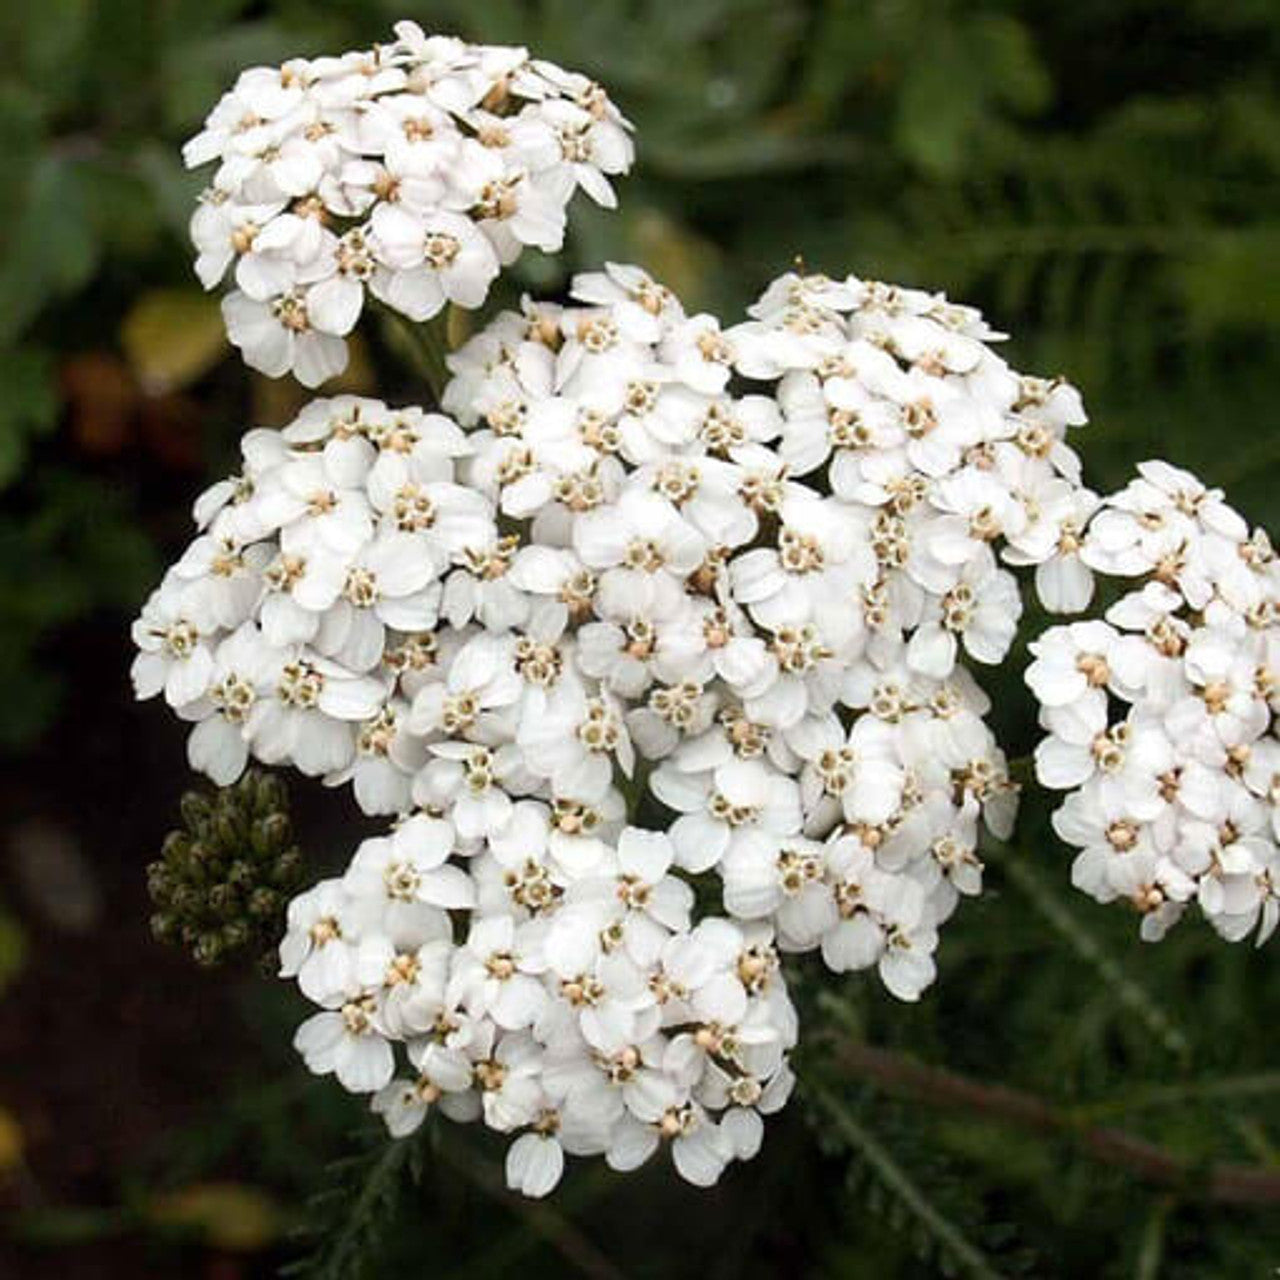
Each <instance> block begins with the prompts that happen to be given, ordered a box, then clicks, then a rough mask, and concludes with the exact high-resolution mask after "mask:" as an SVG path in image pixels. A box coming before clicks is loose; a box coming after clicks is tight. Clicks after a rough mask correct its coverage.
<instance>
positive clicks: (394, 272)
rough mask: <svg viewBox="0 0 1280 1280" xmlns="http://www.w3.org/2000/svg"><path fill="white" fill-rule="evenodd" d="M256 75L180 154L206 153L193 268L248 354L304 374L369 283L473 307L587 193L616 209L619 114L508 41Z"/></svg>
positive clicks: (409, 47)
mask: <svg viewBox="0 0 1280 1280" xmlns="http://www.w3.org/2000/svg"><path fill="white" fill-rule="evenodd" d="M395 34H396V39H395V40H394V41H393V42H391V43H390V44H386V45H378V46H376V47H375V48H374V49H372V50H369V51H366V52H353V53H348V54H344V55H342V56H341V57H322V58H313V59H306V58H295V59H292V60H290V61H289V62H286V63H285V64H284V65H283V66H281V67H254V68H251V69H249V70H247V71H245V72H243V73H242V74H241V75H240V77H239V79H238V80H237V82H236V84H235V87H234V88H233V89H231V90H230V91H229V92H228V93H227V94H225V95H224V96H223V98H222V100H221V101H220V102H219V103H218V105H217V106H216V107H215V108H214V110H213V111H212V113H211V114H210V115H209V118H208V119H207V120H206V122H205V126H204V128H203V129H202V130H201V132H200V133H199V134H197V135H196V136H195V137H194V138H192V139H191V141H190V142H188V143H187V145H186V147H185V149H184V152H183V155H184V158H185V160H186V162H187V164H188V165H189V166H193V167H194V166H197V165H204V164H208V163H210V162H213V161H216V162H217V166H218V167H217V169H216V171H215V172H214V175H213V179H212V182H211V185H210V186H209V188H208V189H207V190H206V192H205V193H204V196H203V198H202V200H201V203H200V206H199V208H198V209H197V211H196V213H195V215H194V216H193V218H192V221H191V237H192V240H193V242H194V244H195V247H196V249H197V251H198V257H197V260H196V273H197V275H198V276H199V277H200V280H201V282H202V283H203V284H204V286H205V287H206V288H208V289H213V288H215V287H217V286H218V284H219V283H221V282H222V281H223V280H224V279H226V278H228V277H230V278H231V279H232V280H233V282H234V286H235V287H234V289H233V290H232V292H230V293H229V294H228V295H227V297H226V298H225V299H224V302H223V313H224V316H225V319H226V323H227V331H228V334H229V336H230V338H231V341H232V342H233V343H234V344H235V345H236V346H237V347H239V348H240V349H241V352H242V354H243V356H244V359H245V361H246V363H248V364H249V365H250V366H252V367H253V368H255V369H258V370H260V371H261V372H263V373H266V374H269V375H271V376H273V377H278V376H280V375H281V374H284V373H290V372H291V373H293V374H294V376H295V377H296V378H297V379H298V381H299V382H301V383H303V384H304V385H305V386H309V387H314V386H318V385H319V384H320V383H321V382H323V381H325V380H326V379H327V378H330V377H333V376H335V375H336V374H338V373H340V372H341V371H342V370H343V368H344V367H345V365H346V361H347V344H346V341H345V338H346V335H347V334H349V333H350V332H351V330H352V329H353V328H354V327H355V325H356V323H357V321H358V320H359V317H360V314H361V311H362V309H363V306H364V303H365V299H366V295H367V294H371V295H372V296H373V297H374V298H376V299H377V300H378V301H380V302H381V303H383V304H385V305H386V306H388V307H390V308H391V309H392V310H394V311H397V312H399V313H400V314H402V315H404V316H406V317H408V318H409V319H410V320H414V321H423V320H427V319H429V318H431V317H432V316H434V315H436V314H437V313H438V312H440V311H441V310H442V309H443V308H444V307H445V306H447V305H448V304H450V303H453V304H456V305H457V306H460V307H464V308H468V309H472V308H476V307H479V306H480V305H481V304H482V303H483V302H484V300H485V298H486V296H487V295H488V292H489V287H490V285H491V284H492V282H493V280H494V279H495V277H496V276H497V275H498V273H499V271H500V269H501V268H502V267H504V266H507V265H509V264H511V263H512V262H514V261H515V260H516V259H517V258H518V257H519V256H520V254H521V253H522V252H523V250H524V249H525V247H526V246H534V247H536V248H538V249H541V250H544V251H546V252H549V253H554V252H556V251H557V250H559V249H560V247H561V246H562V244H563V242H564V236H565V226H566V209H567V206H568V204H569V201H570V200H571V199H572V197H573V195H574V193H575V192H576V191H577V190H578V189H579V188H581V189H582V190H583V191H585V192H586V193H587V195H588V196H589V197H590V198H591V199H592V200H594V201H595V202H596V203H597V204H600V205H604V206H606V207H610V208H612V207H613V206H614V204H615V197H614V193H613V188H612V186H611V185H610V181H609V179H610V177H612V176H616V175H619V174H623V173H626V172H627V170H628V169H629V168H630V167H631V162H632V158H633V147H632V143H631V138H630V135H629V130H630V125H629V124H628V123H627V121H626V120H625V119H624V118H623V117H622V115H621V114H620V113H619V112H618V110H617V108H616V107H615V106H614V105H613V104H612V103H611V102H610V100H609V98H608V96H607V95H606V94H605V93H604V91H603V90H602V89H601V88H600V87H599V86H598V85H596V84H594V83H592V82H591V81H590V80H588V79H587V78H586V77H585V76H581V75H577V74H575V73H572V72H567V71H563V70H562V69H561V68H559V67H557V66H555V65H553V64H551V63H548V62H543V61H539V60H537V59H531V58H530V57H529V55H528V53H527V51H526V50H524V49H520V48H504V47H490V46H481V45H468V44H465V43H464V42H463V41H461V40H457V39H453V38H450V37H446V36H431V37H427V36H425V35H424V34H423V32H422V30H421V29H420V28H419V27H418V26H417V25H416V24H415V23H412V22H401V23H398V24H397V26H396V28H395Z"/></svg>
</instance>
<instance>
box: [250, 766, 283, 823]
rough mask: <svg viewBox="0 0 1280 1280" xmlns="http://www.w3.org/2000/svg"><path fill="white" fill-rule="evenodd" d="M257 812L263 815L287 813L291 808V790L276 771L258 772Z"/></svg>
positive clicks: (256, 779)
mask: <svg viewBox="0 0 1280 1280" xmlns="http://www.w3.org/2000/svg"><path fill="white" fill-rule="evenodd" d="M255 781H256V784H257V792H258V794H257V806H256V808H257V812H258V813H259V814H261V815H266V814H270V813H279V814H282V815H287V812H288V809H289V791H288V788H286V787H285V785H284V782H283V781H282V780H281V779H280V778H279V777H278V776H277V775H276V774H274V773H257V774H256V775H255Z"/></svg>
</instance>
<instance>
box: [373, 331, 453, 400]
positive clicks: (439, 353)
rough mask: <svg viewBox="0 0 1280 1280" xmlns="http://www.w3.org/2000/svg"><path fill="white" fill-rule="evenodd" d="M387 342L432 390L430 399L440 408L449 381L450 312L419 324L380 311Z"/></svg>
mask: <svg viewBox="0 0 1280 1280" xmlns="http://www.w3.org/2000/svg"><path fill="white" fill-rule="evenodd" d="M383 315H384V316H385V317H386V331H387V336H388V339H389V341H390V343H391V345H392V347H393V348H395V350H396V352H397V354H398V355H400V356H401V357H402V358H403V359H404V360H405V361H406V362H407V363H408V364H410V365H412V366H413V369H414V372H416V373H417V374H419V375H420V376H421V377H422V378H423V380H424V381H425V382H426V384H427V386H428V387H430V388H431V398H432V400H433V401H434V403H435V405H436V406H437V407H439V405H440V402H441V399H442V397H443V396H444V389H445V387H446V386H447V385H448V382H449V367H448V365H447V364H446V363H445V360H446V357H447V356H448V354H449V311H448V310H447V309H446V310H444V311H441V312H440V314H439V315H437V316H433V317H432V318H431V319H430V320H427V321H425V322H423V323H421V324H419V323H416V322H415V321H413V320H409V319H407V318H406V317H404V316H402V315H401V314H400V313H399V312H398V311H392V310H391V309H390V308H386V309H384V310H383Z"/></svg>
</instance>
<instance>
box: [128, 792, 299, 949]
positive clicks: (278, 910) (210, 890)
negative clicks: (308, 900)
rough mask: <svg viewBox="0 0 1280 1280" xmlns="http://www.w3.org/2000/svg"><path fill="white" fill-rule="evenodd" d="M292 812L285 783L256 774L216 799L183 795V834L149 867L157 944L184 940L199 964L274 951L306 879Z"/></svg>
mask: <svg viewBox="0 0 1280 1280" xmlns="http://www.w3.org/2000/svg"><path fill="white" fill-rule="evenodd" d="M287 806H288V796H287V793H286V790H285V788H284V785H283V783H281V781H280V779H279V778H277V777H276V776H275V775H273V774H269V773H263V772H261V771H258V770H250V771H249V772H248V773H246V774H245V775H244V777H243V778H241V780H240V781H239V782H237V783H236V784H235V785H233V786H230V787H223V788H222V789H221V790H219V791H218V792H216V793H215V794H214V795H213V796H212V797H209V796H207V795H202V794H201V793H199V792H191V793H189V794H188V795H186V796H184V797H183V799H182V816H183V820H184V822H185V824H186V830H183V831H175V832H173V833H172V834H171V835H170V836H169V837H168V838H167V839H166V840H165V842H164V847H163V851H162V854H163V856H162V857H161V858H160V860H159V861H157V862H153V863H151V864H150V866H149V867H148V869H147V888H148V890H149V892H150V893H151V896H152V899H153V900H154V902H155V903H156V906H157V908H158V910H157V911H156V913H155V919H154V920H153V923H152V928H153V931H154V932H155V934H156V936H157V937H158V938H161V939H162V940H164V941H168V942H181V943H182V945H183V946H185V947H187V948H188V949H189V950H190V951H191V952H192V954H193V955H194V956H195V959H196V960H197V962H198V963H200V964H202V965H214V964H219V963H221V962H222V961H224V960H226V959H228V958H230V957H231V956H233V955H235V954H236V953H242V952H258V951H260V949H262V948H264V947H271V948H272V950H273V951H274V945H273V944H274V940H275V939H276V938H277V937H278V936H279V934H280V933H281V932H282V931H283V927H284V913H285V905H286V903H287V901H288V899H289V898H290V897H291V896H292V894H293V893H294V892H295V891H296V890H297V889H298V888H299V887H300V885H301V881H302V877H303V866H302V857H301V854H300V853H299V851H298V849H297V848H296V847H295V846H293V845H292V844H291V843H290V842H291V840H292V830H291V826H290V822H289V815H288V811H287ZM269 964H270V966H271V967H272V968H274V965H275V959H274V956H272V957H271V958H270V960H269Z"/></svg>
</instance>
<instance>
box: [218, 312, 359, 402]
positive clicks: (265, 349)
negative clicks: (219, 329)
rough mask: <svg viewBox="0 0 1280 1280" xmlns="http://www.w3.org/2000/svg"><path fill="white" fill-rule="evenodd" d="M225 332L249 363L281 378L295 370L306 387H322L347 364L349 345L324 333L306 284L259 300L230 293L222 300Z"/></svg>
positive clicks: (259, 370)
mask: <svg viewBox="0 0 1280 1280" xmlns="http://www.w3.org/2000/svg"><path fill="white" fill-rule="evenodd" d="M222 316H223V319H224V320H225V321H226V325H227V337H228V338H230V339H231V342H232V345H234V346H237V347H239V348H240V351H241V353H242V354H243V355H244V359H245V363H246V364H247V365H249V367H250V368H252V369H257V370H258V372H259V373H265V374H266V375H267V376H268V377H271V378H278V377H280V376H281V375H282V374H285V373H292V374H293V375H294V376H295V377H296V378H297V379H298V381H299V382H301V383H302V385H303V386H304V387H318V386H319V385H320V384H321V383H322V382H326V381H327V380H328V379H330V378H334V377H337V375H338V374H340V373H341V372H342V371H343V370H344V369H345V368H346V367H347V346H346V343H345V342H343V340H342V339H341V337H339V336H337V335H335V334H333V333H328V332H325V331H324V330H323V329H322V328H321V327H320V325H319V317H313V316H312V315H311V311H310V302H309V294H308V290H307V289H306V288H292V289H289V290H288V291H286V292H284V293H282V294H279V295H278V296H276V297H273V298H270V299H266V300H262V301H259V300H257V299H255V298H251V297H249V295H248V294H245V293H240V292H235V293H229V294H228V295H227V296H226V297H225V298H224V299H223V301H222Z"/></svg>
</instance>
